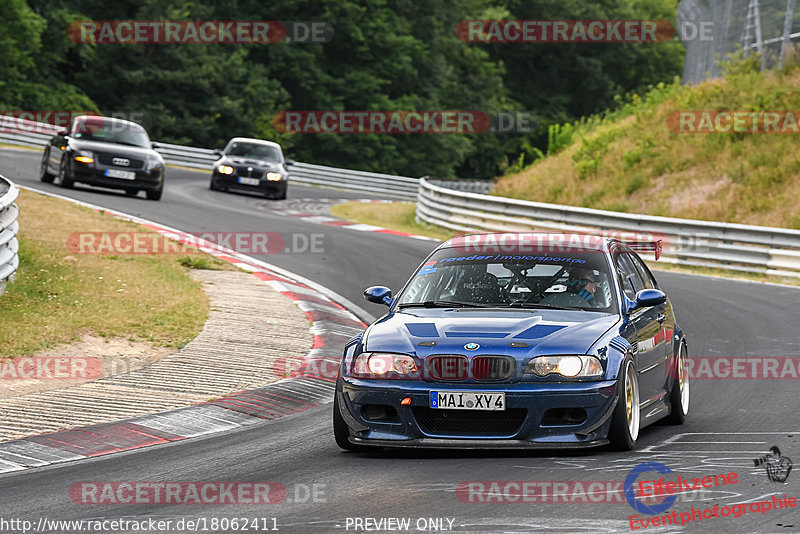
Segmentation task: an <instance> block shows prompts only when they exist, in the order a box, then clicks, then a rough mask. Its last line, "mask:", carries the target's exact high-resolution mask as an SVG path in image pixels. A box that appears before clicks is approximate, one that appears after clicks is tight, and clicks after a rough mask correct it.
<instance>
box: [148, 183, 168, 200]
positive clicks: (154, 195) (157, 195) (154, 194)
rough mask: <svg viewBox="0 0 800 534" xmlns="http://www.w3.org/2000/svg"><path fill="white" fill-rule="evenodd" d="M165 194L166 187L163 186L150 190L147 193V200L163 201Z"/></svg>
mask: <svg viewBox="0 0 800 534" xmlns="http://www.w3.org/2000/svg"><path fill="white" fill-rule="evenodd" d="M163 193H164V186H163V185H162V186H161V187H159V188H158V189H148V190H147V191H145V194H146V195H147V200H161V195H162V194H163Z"/></svg>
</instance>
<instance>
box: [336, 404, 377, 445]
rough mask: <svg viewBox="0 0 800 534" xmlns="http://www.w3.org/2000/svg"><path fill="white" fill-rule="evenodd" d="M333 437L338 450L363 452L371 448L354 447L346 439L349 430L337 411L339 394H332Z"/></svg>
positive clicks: (348, 435)
mask: <svg viewBox="0 0 800 534" xmlns="http://www.w3.org/2000/svg"><path fill="white" fill-rule="evenodd" d="M333 437H334V439H336V444H337V445H338V446H339V448H340V449H344V450H346V451H350V452H364V451H368V450H369V449H370V448H371V447H365V446H364V445H354V444H353V443H350V440H349V439H348V438H349V437H350V428H349V427H348V426H347V423H345V421H344V418H343V417H342V414H341V412H340V411H339V394H338V393H336V392H334V394H333Z"/></svg>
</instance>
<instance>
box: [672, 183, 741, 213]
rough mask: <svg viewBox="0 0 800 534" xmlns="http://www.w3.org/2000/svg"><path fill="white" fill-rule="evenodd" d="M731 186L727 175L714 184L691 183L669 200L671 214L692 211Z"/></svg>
mask: <svg viewBox="0 0 800 534" xmlns="http://www.w3.org/2000/svg"><path fill="white" fill-rule="evenodd" d="M732 184H733V180H731V179H730V178H729V177H728V176H727V175H723V176H722V177H721V178H719V179H718V180H716V181H714V182H708V183H702V184H701V183H698V182H696V181H695V182H692V184H691V186H689V187H687V188H685V189H682V190H679V191H677V192H676V193H675V194H674V195H672V196H671V197H670V199H669V207H670V210H671V211H672V213H680V212H685V211H688V210H694V209H697V208H699V207H700V206H702V205H703V204H705V203H706V202H708V201H709V200H711V198H713V197H714V196H715V195H717V194H718V193H719V192H720V191H723V190H725V189H727V188H729V187H730V186H731V185H732Z"/></svg>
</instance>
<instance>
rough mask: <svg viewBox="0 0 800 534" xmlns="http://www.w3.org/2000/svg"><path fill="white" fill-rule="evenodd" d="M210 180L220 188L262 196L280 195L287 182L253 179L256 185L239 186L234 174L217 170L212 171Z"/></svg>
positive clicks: (285, 180) (284, 189)
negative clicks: (256, 182) (256, 181)
mask: <svg viewBox="0 0 800 534" xmlns="http://www.w3.org/2000/svg"><path fill="white" fill-rule="evenodd" d="M211 179H212V180H213V181H214V183H215V184H216V185H217V186H218V187H221V188H225V189H235V190H237V191H247V192H251V193H261V194H262V195H265V194H282V193H284V192H285V191H286V187H287V185H288V180H287V179H286V178H284V179H282V180H276V181H271V180H267V179H266V178H254V179H257V180H258V185H247V184H241V183H239V176H237V175H236V174H222V173H220V172H219V171H217V170H214V172H213V174H212V175H211Z"/></svg>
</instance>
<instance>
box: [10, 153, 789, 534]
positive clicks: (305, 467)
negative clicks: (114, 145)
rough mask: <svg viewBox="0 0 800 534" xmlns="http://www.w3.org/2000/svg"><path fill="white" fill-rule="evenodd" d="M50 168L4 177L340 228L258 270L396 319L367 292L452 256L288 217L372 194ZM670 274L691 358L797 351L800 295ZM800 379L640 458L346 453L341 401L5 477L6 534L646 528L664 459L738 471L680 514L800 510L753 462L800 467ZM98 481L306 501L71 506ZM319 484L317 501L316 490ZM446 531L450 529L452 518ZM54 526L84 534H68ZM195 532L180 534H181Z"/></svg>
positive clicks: (692, 420)
mask: <svg viewBox="0 0 800 534" xmlns="http://www.w3.org/2000/svg"><path fill="white" fill-rule="evenodd" d="M39 158H40V156H39V153H38V152H33V151H15V150H0V173H2V174H3V175H5V176H7V177H8V178H10V179H11V180H13V181H15V182H16V183H18V184H20V185H27V186H32V187H37V188H40V189H44V190H48V191H52V192H55V193H58V194H62V195H66V196H70V197H73V198H77V199H80V200H84V201H86V202H91V203H93V204H98V205H103V206H107V207H109V208H112V209H116V210H120V211H123V212H126V213H129V214H133V215H138V216H141V217H144V218H147V219H150V220H154V221H157V222H159V223H162V224H165V225H168V226H172V227H175V228H179V229H182V230H185V231H240V232H241V231H261V232H263V231H274V232H280V233H283V234H292V233H302V234H314V233H317V234H318V233H322V234H324V238H323V243H324V253H317V254H310V253H305V254H271V255H263V256H256V257H258V258H259V259H262V260H264V261H267V262H270V263H272V264H274V265H277V266H279V267H282V268H285V269H288V270H291V271H293V272H296V273H298V274H300V275H302V276H305V277H307V278H310V279H312V280H314V281H316V282H318V283H320V284H322V285H324V286H326V287H328V288H330V289H332V290H334V291H336V292H338V293H340V294H342V295H343V296H345V297H346V298H348V299H350V300H352V301H354V302H356V303H359V304H360V305H362V306H364V307H365V309H367V310H368V311H369V312H371V313H373V314H376V315H379V314H380V313H381V312H382V308H381V307H379V306H376V305H371V304H367V303H366V302H364V301H363V300H362V299H361V296H360V295H361V292H362V290H363V288H364V287H366V286H368V285H373V284H379V283H380V284H385V285H388V286H390V287H392V288H399V287H400V286H401V285H402V283H403V282H404V281H405V279H406V277H407V276H408V274H409V273H410V271H411V270H412V269H413V268H415V267H416V266H417V265H418V263H419V262H420V261H421V260H422V259H423V258H424V256H425V255H426V254H427V253H428V252H429V251H430V250H431V249H432V248H433V247H434V244H433V243H431V242H424V241H417V240H413V239H409V238H405V237H400V236H392V235H386V234H379V233H373V232H359V231H354V230H348V229H342V228H337V227H332V226H326V225H321V224H314V223H312V222H307V221H303V220H300V219H297V218H295V217H292V216H288V215H286V214H285V211H286V210H287V209H290V208H291V209H297V210H300V211H302V210H318V209H321V208H322V207H324V205H325V204H326V201H325V199H346V198H368V196H367V195H362V194H354V193H346V192H341V191H336V190H330V189H320V188H306V187H299V186H290V188H289V199H288V200H287V201H267V200H263V199H260V198H257V197H252V196H247V195H239V194H224V193H218V192H213V191H209V190H208V180H207V176H206V175H205V174H204V173H196V172H189V171H184V170H177V169H168V171H167V180H168V181H167V186H166V190H165V193H164V197H163V199H162V200H161V201H160V202H152V201H147V200H145V199H143V198H136V199H132V198H127V197H125V196H124V195H122V194H117V193H114V192H107V191H101V190H94V189H90V188H80V187H79V188H77V189H75V190H65V189H61V188H59V187H56V186H52V185H47V184H42V183H41V182H39V181H38V178H37V173H38V162H39ZM298 199H306V200H302V201H300V200H298ZM657 278H658V279H659V281H660V283H661V285H662V287H663V288H664V289H665V290H666V291H667V293H668V294H669V295H670V297H671V299H672V301H673V303H674V305H675V308H676V311H677V316H678V321H679V322H680V324H681V325H682V326H683V328H684V329H685V331H686V332H687V336H688V339H689V343H690V344H689V350H690V354H691V356H693V357H699V356H748V357H775V356H778V357H782V356H797V350H798V332H797V325H798V324H800V321H799V320H798V319H799V318H800V313H798V310H797V307H798V302H800V290H797V289H792V288H785V287H779V286H771V285H762V284H752V283H744V282H737V281H729V280H717V279H711V278H707V277H697V276H688V275H678V274H672V273H663V272H661V273H657ZM254 327H258V325H254ZM797 384H798V383H797V380H792V379H785V380H748V379H741V380H730V379H710V380H701V379H697V380H694V381H693V382H692V401H691V402H692V407H691V414H690V417H689V419H688V420H687V422H686V424H685V425H683V426H681V427H670V426H661V425H656V426H653V427H650V428H648V429H646V430H644V431H643V432H642V434H641V435H640V439H639V446H638V449H637V450H636V451H634V452H632V453H616V452H610V451H586V452H564V453H553V452H530V451H527V452H450V451H444V452H441V451H440V452H417V451H408V452H386V451H384V452H380V453H374V454H353V453H343V452H341V451H340V450H339V449H338V448H337V447H336V445H335V444H334V443H333V439H332V435H331V428H330V405H328V406H324V407H320V408H317V409H314V410H310V411H307V412H303V413H301V414H298V415H296V416H290V417H287V418H284V419H280V420H277V421H271V422H264V423H261V424H256V425H252V426H249V427H247V428H245V429H243V430H241V431H239V432H235V433H232V434H227V435H217V436H209V437H206V438H197V439H193V440H187V441H182V442H178V443H174V444H170V445H165V446H158V447H151V448H146V449H142V450H138V451H131V452H126V453H122V454H117V455H112V456H106V457H103V458H94V459H89V460H82V461H79V462H71V463H67V464H62V465H57V466H51V467H46V468H40V469H32V470H30V471H23V472H16V473H10V474H8V475H5V476H2V477H0V530H2V531H3V532H15V531H16V532H19V531H21V530H18V529H17V530H15V529H14V527H13V525H12V524H11V523H6V524H5V525H4V524H3V523H2V521H3V520H6V521H8V520H11V519H25V520H29V521H32V522H34V524H36V523H38V521H39V519H40V518H47V519H49V520H54V519H101V518H102V519H120V518H126V519H139V520H141V519H151V518H152V519H173V520H177V519H179V518H189V519H197V518H205V519H206V521H207V523H206V524H205V527H206V528H205V530H203V529H198V530H199V531H203V532H230V531H233V529H232V528H230V527H228V528H222V527H220V526H217V528H212V524H211V523H210V521H211V520H212V518H217V519H219V518H223V517H224V518H234V517H247V518H250V519H253V518H267V524H268V526H269V527H270V528H271V527H272V518H275V521H276V524H277V527H278V529H279V530H278V532H309V533H316V532H319V533H327V532H366V531H371V532H422V531H424V530H423V529H425V528H427V531H432V530H433V529H431V528H429V527H430V526H431V525H437V526H440V527H444V529H448V528H449V529H450V531H454V532H470V533H472V532H487V533H494V532H542V531H549V532H616V531H620V532H624V531H630V529H631V527H630V522H629V516H630V515H632V514H634V513H637V512H635V511H634V510H633V509H632V508H631V506H629V505H628V504H627V503H626V502H625V499H624V497H622V496H621V495H619V494H618V493H617V490H619V488H620V483H621V482H622V481H623V480H624V479H625V477H626V475H627V474H628V472H629V471H630V469H631V468H633V467H635V466H636V465H638V464H640V463H642V462H661V463H663V464H665V465H667V466H668V467H670V468H671V469H672V470H673V471H675V472H676V473H678V474H680V475H681V476H683V477H697V476H705V475H714V474H721V473H727V472H731V471H732V472H736V473H737V475H738V483H736V484H734V485H730V486H727V487H725V488H718V489H716V490H713V491H711V490H709V491H706V492H704V493H702V494H697V493H692V494H684V495H680V496H679V498H678V501H677V502H676V503H675V504H674V505H673V507H672V508H671V509H670V512H671V511H672V510H675V511H677V512H678V513H681V512H688V511H690V509H691V507H694V508H695V509H699V508H705V507H711V506H713V505H715V504H717V505H720V506H723V505H725V506H730V505H732V504H737V503H746V502H750V501H754V500H758V499H761V498H765V496H772V495H774V494H778V495H783V494H784V493H785V494H787V495H789V496H794V497H798V496H799V495H800V491H798V481H800V474H798V473H791V474H790V476H789V478H788V479H787V480H786V483H784V484H781V483H773V482H770V481H769V480H768V479H767V477H766V474H765V471H764V470H763V468H760V467H758V468H757V467H754V464H753V459H754V458H757V457H759V456H761V455H763V454H765V453H766V452H767V450H768V449H769V447H770V446H773V445H777V446H779V447H780V449H781V452H782V453H783V454H784V456H788V457H790V458H795V459H797V458H800V443H798V442H799V441H800V440H798V433H800V414H799V413H798V411H797V409H796V408H797V405H798V402H797ZM648 478H657V476H655V474H653V476H652V477H648ZM83 481H149V482H174V481H195V482H200V481H239V482H278V483H281V484H283V485H284V486H285V487H286V488H287V492H288V493H287V499H285V500H283V501H282V502H280V503H272V504H269V505H246V504H236V505H234V504H219V505H208V504H203V505H199V504H180V505H174V504H172V505H164V504H151V505H143V504H137V505H131V504H103V505H98V504H76V503H74V502H72V501H71V500H70V497H69V488H70V487H71V485H72V484H75V483H78V482H83ZM467 481H531V482H548V481H549V482H552V481H582V482H584V483H585V486H587V487H588V485H589V483H590V482H592V481H605V482H608V484H606V485H604V488H606V491H609V492H610V493H607V494H604V495H608V498H603V499H602V500H603V501H611V502H591V499H586V500H587V501H589V502H583V499H582V498H581V495H580V494H579V493H577V492H576V491H575V489H574V487H571V488H572V489H570V491H569V496H567V497H563V496H562V497H559V498H558V499H557V501H558V502H497V501H498V498H497V497H496V496H495V497H493V498H491V499H489V500H491V501H492V502H483V503H482V502H469V501H470V499H469V494H468V493H467V494H465V493H461V492H457V491H456V489H457V488H458V487H459V485H460V484H462V483H464V482H467ZM485 487H486V488H489V487H490V486H489V485H488V484H487V485H486V486H485ZM502 487H505V486H502ZM314 488H315V489H316V498H314V496H313V495H308V493H309V492H308V491H307V490H313V489H314ZM597 495H598V494H597V493H593V494H592V497H597ZM512 498H513V495H512ZM500 499H501V500H502V499H503V497H502V495H501V496H500ZM473 500H474V499H473ZM520 500H521V499H520ZM464 501H467V502H464ZM537 501H538V499H537ZM551 501H552V499H551ZM564 501H567V502H564ZM619 501H622V502H619ZM798 510H800V508H792V509H789V510H777V511H776V510H770V511H767V512H766V513H764V514H761V513H759V512H752V511H748V513H747V514H745V515H743V516H741V517H738V518H734V517H733V516H730V517H725V518H711V519H705V520H701V521H695V522H690V523H687V524H686V525H684V526H683V527H680V526H671V527H666V528H664V527H661V528H659V527H651V528H646V529H642V530H644V531H645V532H679V531H690V532H694V531H701V530H705V531H708V532H800V517H799V514H798ZM668 513H669V512H668ZM348 518H350V519H349V520H348ZM355 518H361V519H363V518H375V519H376V520H380V519H382V518H383V519H386V518H408V519H410V528H409V529H407V530H390V529H387V528H383V530H378V529H369V530H368V529H367V528H365V527H367V526H370V527H374V526H375V525H374V524H373V523H370V524H365V523H356V521H355ZM437 518H439V519H440V521H439V522H434V520H436V519H437ZM449 520H452V524H451V523H450V522H449ZM173 524H174V523H173ZM17 526H19V525H17ZM357 526H358V528H357ZM390 526H393V525H390ZM384 527H385V525H384ZM41 531H48V532H71V531H72V530H70V529H68V528H66V527H63V526H62V527H57V528H56V527H53V526H51V527H50V528H49V529H48V528H45V529H43V530H41ZM178 531H179V530H176V529H175V527H173V528H172V530H171V532H178ZM184 531H185V529H184ZM249 531H251V532H252V531H253V529H252V528H251V529H250V530H249ZM262 531H263V530H262ZM106 532H109V530H106Z"/></svg>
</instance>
